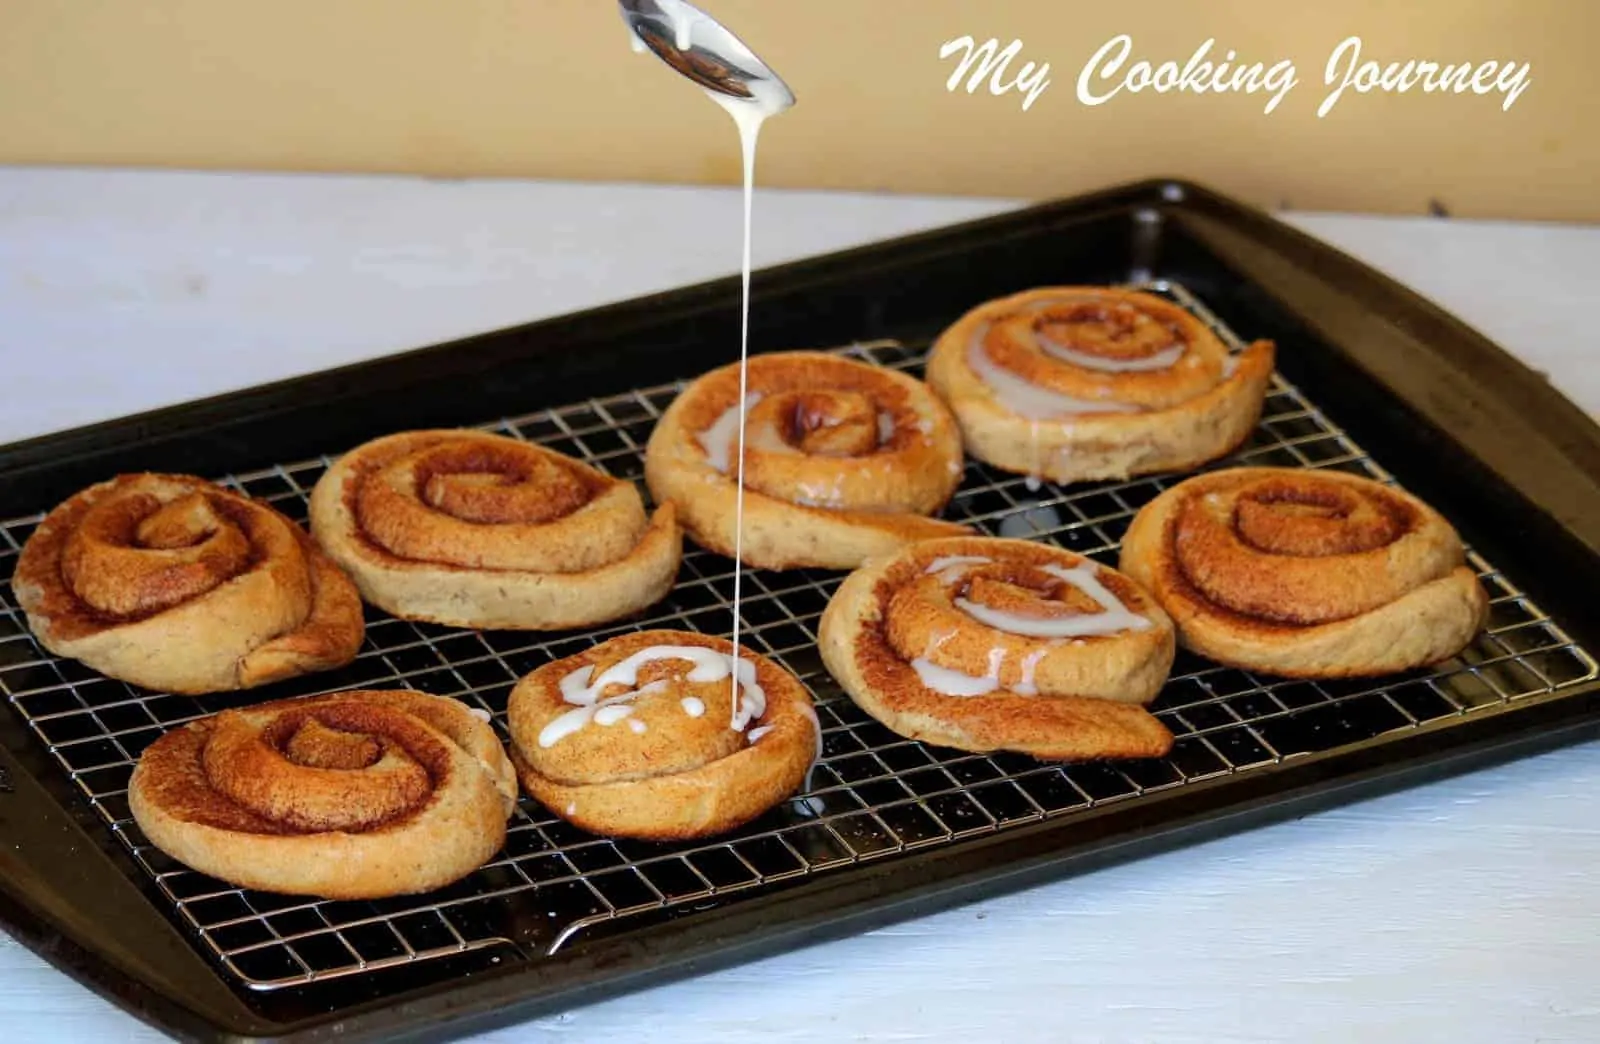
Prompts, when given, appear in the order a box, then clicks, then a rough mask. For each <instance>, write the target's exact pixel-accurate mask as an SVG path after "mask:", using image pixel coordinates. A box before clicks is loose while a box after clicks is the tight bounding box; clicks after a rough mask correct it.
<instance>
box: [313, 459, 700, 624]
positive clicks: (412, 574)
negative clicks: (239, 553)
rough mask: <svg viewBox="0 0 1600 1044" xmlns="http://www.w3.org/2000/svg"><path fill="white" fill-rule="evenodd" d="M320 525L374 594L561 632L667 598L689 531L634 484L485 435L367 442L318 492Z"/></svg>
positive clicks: (450, 619)
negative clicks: (650, 505) (651, 506)
mask: <svg viewBox="0 0 1600 1044" xmlns="http://www.w3.org/2000/svg"><path fill="white" fill-rule="evenodd" d="M311 531H312V533H313V534H314V535H315V536H316V538H317V541H318V542H319V543H320V544H321V545H322V546H323V547H324V548H325V549H326V550H327V552H328V554H330V555H332V556H333V558H334V559H335V560H336V561H338V562H339V563H340V564H341V565H343V566H344V567H345V568H346V569H347V570H349V571H350V574H351V576H353V577H354V578H355V581H356V584H357V585H358V586H359V587H360V588H361V594H362V595H363V597H365V598H366V600H367V601H369V602H371V603H372V604H374V605H376V606H378V607H380V608H382V609H385V610H387V611H389V612H390V613H392V614H394V615H395V616H399V617H403V618H405V619H408V620H427V621H432V622H434V623H442V624H447V625H452V626H457V627H479V628H507V629H522V630H559V629H564V628H569V627H583V626H588V625H591V624H597V623H603V622H605V621H608V620H615V619H617V618H618V617H622V616H626V615H628V614H629V613H633V612H637V611H638V610H640V609H643V608H644V607H646V606H648V605H651V604H652V603H654V602H656V601H658V600H660V599H661V598H662V596H664V595H665V594H666V593H667V590H668V589H669V588H670V587H671V586H672V579H673V577H674V576H676V575H677V571H678V560H679V556H680V553H681V549H682V541H681V538H680V536H679V534H678V527H677V522H676V517H675V511H674V509H673V508H672V506H671V505H667V506H665V507H663V508H661V509H660V510H658V511H657V512H656V513H655V515H654V516H653V517H651V516H648V515H647V514H646V512H645V507H644V501H643V499H642V498H641V497H640V496H639V491H638V490H637V489H635V488H634V486H633V485H632V484H631V483H628V482H623V481H620V480H617V479H613V478H611V477H609V476H607V475H605V474H603V473H602V472H600V471H597V470H596V469H594V468H591V467H589V466H588V465H586V464H583V463H580V462H579V461H576V460H573V459H571V458H570V457H565V456H562V455H561V454H559V453H555V452H553V451H551V450H547V449H544V448H542V447H540V446H535V445H533V444H531V443H526V442H522V441H520V440H518V439H512V438H507V437H505V436H501V435H488V434H484V433H481V432H475V431H415V432H404V433H401V434H398V435H389V436H386V437H384V438H380V439H376V440H374V441H372V442H368V443H366V444H365V445H362V446H359V447H357V448H356V449H354V450H351V451H350V452H349V453H347V454H345V455H344V456H343V457H341V458H340V459H339V461H338V462H337V463H335V464H334V465H333V467H331V468H329V469H328V472H327V473H326V474H325V475H323V476H322V478H321V479H320V480H319V481H318V482H317V486H316V488H315V489H314V490H313V491H312V494H311Z"/></svg>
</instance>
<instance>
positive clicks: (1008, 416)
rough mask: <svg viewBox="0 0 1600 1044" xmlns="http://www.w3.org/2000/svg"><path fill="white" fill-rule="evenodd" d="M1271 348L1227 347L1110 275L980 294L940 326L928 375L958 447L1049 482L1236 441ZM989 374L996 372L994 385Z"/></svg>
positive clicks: (1264, 379)
mask: <svg viewBox="0 0 1600 1044" xmlns="http://www.w3.org/2000/svg"><path fill="white" fill-rule="evenodd" d="M1273 354H1274V349H1273V345H1272V343H1271V342H1270V341H1258V342H1256V343H1255V344H1252V345H1250V346H1249V347H1248V348H1246V349H1245V350H1244V351H1243V352H1242V353H1240V354H1239V355H1237V356H1235V357H1232V358H1230V357H1229V355H1228V351H1227V348H1226V346H1224V345H1223V344H1222V342H1221V341H1219V340H1218V339H1217V337H1216V335H1215V334H1213V333H1212V332H1211V331H1210V329H1209V328H1207V327H1206V326H1205V324H1204V323H1202V322H1200V321H1199V320H1198V319H1197V318H1195V317H1194V316H1193V315H1191V314H1190V313H1189V312H1188V311H1186V310H1185V309H1183V308H1181V307H1179V306H1178V305H1176V304H1173V303H1172V302H1170V301H1167V300H1165V299H1163V298H1160V297H1157V296H1155V295H1153V294H1147V293H1142V292H1139V291H1133V290H1120V289H1116V288H1112V287H1073V286H1064V287H1045V288H1041V289H1036V290H1030V291H1027V292H1025V293H1020V294H1015V295H1013V296H1010V297H1004V298H1000V299H998V300H994V301H989V302H986V303H985V304H982V305H979V306H978V307H977V308H974V309H972V310H971V311H969V312H968V313H967V314H965V315H963V316H962V317H961V318H960V319H958V320H957V321H956V322H955V323H954V324H953V325H952V326H951V327H950V328H949V329H947V330H946V331H945V332H944V333H942V334H941V335H940V336H939V339H938V340H937V341H936V342H935V343H934V346H933V350H932V352H931V353H930V355H929V357H928V384H929V385H930V386H931V387H932V388H933V390H934V391H935V392H937V393H938V395H939V396H940V398H942V399H943V400H944V401H945V402H946V403H947V404H948V405H949V406H950V409H951V410H952V411H953V412H954V413H955V416H956V419H957V420H958V421H959V422H960V425H961V433H962V437H963V439H964V440H965V442H966V447H967V451H968V452H969V453H971V454H972V455H973V456H975V457H977V458H978V459H980V460H983V461H987V462H988V463H990V464H992V465H994V466H995V467H998V468H1002V469H1004V470H1006V471H1012V472H1016V473H1019V474H1028V475H1035V476H1039V477H1042V478H1047V479H1050V480H1052V481H1055V482H1076V481H1084V480H1089V479H1107V478H1117V479H1121V478H1127V477H1129V476H1131V475H1141V474H1147V473H1149V472H1154V471H1169V470H1182V469H1185V468H1193V467H1196V466H1198V465H1200V464H1203V463H1205V462H1207V461H1210V460H1215V459H1217V458H1218V457H1221V456H1223V455H1225V454H1226V453H1228V452H1229V451H1230V450H1232V449H1234V448H1235V447H1236V446H1238V445H1239V444H1240V443H1241V442H1243V441H1244V439H1245V438H1246V437H1247V436H1248V435H1249V434H1250V432H1251V430H1252V429H1253V428H1254V427H1255V425H1256V421H1257V420H1258V419H1259V418H1260V415H1261V404H1262V401H1263V399H1264V398H1265V396H1266V389H1267V383H1268V381H1269V380H1270V379H1271V376H1272V366H1273ZM997 382H998V383H997Z"/></svg>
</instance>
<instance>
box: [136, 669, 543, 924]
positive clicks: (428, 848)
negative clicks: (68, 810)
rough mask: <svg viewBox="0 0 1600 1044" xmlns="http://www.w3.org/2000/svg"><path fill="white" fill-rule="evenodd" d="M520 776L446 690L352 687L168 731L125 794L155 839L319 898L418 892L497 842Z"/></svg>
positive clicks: (218, 873) (211, 865) (232, 873)
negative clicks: (437, 693) (438, 692)
mask: <svg viewBox="0 0 1600 1044" xmlns="http://www.w3.org/2000/svg"><path fill="white" fill-rule="evenodd" d="M516 796H517V786H516V774H515V771H514V770H513V769H512V766H511V762H510V760H509V759H508V758H507V757H506V754H505V750H504V748H502V747H501V746H500V742H499V740H498V739H496V738H495V735H494V731H493V730H492V729H491V728H490V727H489V726H488V724H487V723H486V722H484V721H482V720H480V719H479V718H477V717H475V716H474V715H473V714H472V712H471V711H469V710H468V709H467V707H466V706H465V705H463V704H461V703H459V702H457V701H455V700H450V699H445V698H443V697H439V696H429V695H427V694H425V693H420V692H409V691H404V690H401V691H393V692H374V691H351V692H342V693H335V694H333V695H331V696H320V697H312V698H309V699H301V700H280V701H276V702H272V703H264V704H261V705H259V706H256V707H251V708H248V709H244V710H233V711H223V712H222V713H221V714H217V715H213V716H212V717H209V718H202V719H201V720H199V721H196V722H191V723H190V724H189V725H187V726H185V727H183V728H181V729H177V730H175V731H173V732H169V733H167V734H166V735H165V736H163V737H161V738H160V739H159V740H157V741H156V742H155V743H153V744H151V745H150V746H149V747H148V748H147V749H146V750H145V752H144V754H143V755H142V756H141V757H140V759H139V764H138V766H137V767H136V768H135V769H134V772H133V778H132V780H131V781H130V783H129V785H128V803H129V806H130V807H131V809H132V811H133V817H134V819H135V820H136V821H137V822H138V824H139V828H140V829H141V830H143V831H144V834H145V836H146V837H147V838H149V839H150V842H151V843H152V844H154V845H155V846H156V847H157V848H159V849H161V850H162V851H164V852H166V853H167V854H168V855H170V856H172V857H173V858H174V859H176V860H178V861H179V862H181V863H183V864H185V865H186V866H189V867H192V868H193V869H195V870H199V871H200V872H201V873H206V874H210V875H211V876H213V877H216V878H219V879H221V880H223V881H227V882H229V883H230V884H234V885H239V886H242V887H246V888H259V889H262V890H264V891H269V892H281V893H285V894H289V895H312V896H319V897H321V898H325V899H375V898H380V897H383V896H391V895H406V894H411V893H415V892H425V891H429V890H431V889H434V888H439V887H442V886H443V885H446V884H449V883H450V882H452V881H455V880H457V879H459V878H461V877H463V876H465V875H466V874H468V873H470V872H472V871H473V870H474V869H476V868H477V867H479V866H481V865H482V864H483V863H484V862H485V861H487V860H488V859H489V858H490V857H491V856H493V855H494V853H495V852H496V851H498V850H499V849H500V847H501V845H502V844H504V842H505V833H506V819H507V817H509V816H510V814H511V811H512V809H513V807H514V806H515V804H516Z"/></svg>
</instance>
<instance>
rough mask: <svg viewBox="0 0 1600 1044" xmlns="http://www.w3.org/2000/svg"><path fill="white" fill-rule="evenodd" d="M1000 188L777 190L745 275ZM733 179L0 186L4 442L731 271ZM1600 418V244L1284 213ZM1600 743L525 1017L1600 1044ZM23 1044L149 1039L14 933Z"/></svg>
mask: <svg viewBox="0 0 1600 1044" xmlns="http://www.w3.org/2000/svg"><path fill="white" fill-rule="evenodd" d="M1007 205H1008V204H1007V203H1005V202H1003V201H973V200H934V199H911V198H887V197H877V196H846V195H838V194H822V193H793V192H789V193H778V192H763V193H761V194H760V195H759V196H758V199H757V206H756V240H755V241H756V250H755V253H756V260H757V263H758V264H770V263H774V262H777V261H780V260H785V259H789V258H794V257H799V256H803V255H806V254H811V253H817V252H821V251H825V250H830V249H835V248H838V247H842V246H846V245H850V244H854V243H860V242H866V241H869V240H873V239H878V238H882V237H885V236H889V235H894V234H897V233H901V232H906V231H911V230H915V229H919V228H925V227H930V226H934V225H938V224H943V223H947V222H950V221H956V220H962V219H965V218H967V217H974V216H980V215H983V214H988V213H994V212H996V211H998V210H1001V209H1004V208H1005V207H1006V206H1007ZM737 219H738V200H737V198H736V195H735V194H733V193H730V192H726V191H721V190H705V189H673V188H650V187H639V186H579V185H563V184H549V183H545V184H538V183H526V182H490V181H482V182H478V181H445V182H440V181H426V180H415V179H386V178H355V177H349V178H346V177H339V178H332V177H315V178H297V177H279V176H258V175H250V176H234V177H227V176H217V175H196V174H175V173H161V174H157V173H128V172H63V171H28V170H3V171H0V405H3V409H0V442H3V441H9V440H12V439H17V438H22V437H26V436H30V435H35V434H41V433H44V432H48V431H53V430H58V429H61V428H64V427H68V426H72V425H77V424H82V423H88V422H92V421H95V420H100V419H104V418H107V417H112V416H117V415H121V414H126V413H129V412H132V411H136V410H140V409H147V408H150V407H154V406H159V405H164V404H168V403H172V402H177V401H182V400H185V399H189V398H193V397H196V396H199V395H205V394H211V393H215V392H221V391H226V390H229V389H233V388H238V387H243V386H247V385H250V384H254V383H257V382H260V381H263V380H270V379H275V378H280V377H287V376H291V375H294V374H298V373H304V372H307V371H311V370H314V369H319V368H322V367H326V366H330V365H336V364H340V363H345V362H350V361H354V360H358V359H364V358H369V357H372V356H374V355H379V354H382V353H384V352H388V351H392V350H398V349H404V348H408V347H414V346H417V345H421V344H425V343H429V342H432V341H436V340H440V339H443V338H447V337H453V336H458V335H462V334H467V333H472V332H476V331H480V330H485V329H491V328H494V327H498V326H504V325H508V324H512V323H517V322H522V321H526V320H529V319H534V318H538V317H541V316H547V315H554V314H559V313H561V312H565V311H570V310H573V309H576V308H580V307H586V306H589V305H595V304H600V303H604V302H606V301H611V300H617V299H621V298H624V297H628V296H632V295H635V294H639V293H643V292H647V291H652V290H660V289H665V288H669V287H671V286H675V285H679V284H682V283H685V282H691V281H696V280H700V279H705V278H710V277H714V276H718V275H723V274H727V273H729V272H731V271H732V270H733V269H734V267H735V266H736V265H737V260H738V238H737V228H738V226H737ZM1291 220H1292V221H1293V222H1294V223H1296V224H1298V225H1299V226H1301V227H1302V228H1305V229H1307V230H1309V231H1311V232H1312V233H1314V234H1316V235H1318V236H1321V237H1323V238H1324V239H1327V240H1329V241H1331V242H1333V243H1335V244H1337V245H1339V246H1341V247H1343V248H1344V249H1346V250H1347V251H1349V252H1350V253H1352V254H1355V255H1356V256H1358V257H1361V258H1363V259H1365V260H1368V261H1370V262H1372V263H1373V264H1375V265H1377V266H1378V267H1380V268H1382V269H1384V270H1385V271H1388V272H1389V273H1391V274H1393V275H1395V276H1397V277H1399V278H1400V279H1402V280H1403V281H1405V282H1407V283H1409V284H1410V285H1412V286H1414V287H1416V288H1418V289H1419V290H1421V291H1422V292H1423V293H1425V294H1427V295H1428V296H1430V297H1432V298H1434V299H1435V300H1437V301H1440V302H1441V303H1443V304H1444V305H1445V306H1446V307H1448V308H1450V309H1452V310H1454V311H1455V312H1456V313H1457V314H1459V315H1461V316H1462V317H1463V318H1465V319H1467V320H1468V321H1469V322H1471V323H1473V324H1474V325H1476V326H1478V327H1479V328H1480V329H1482V330H1484V331H1485V332H1486V333H1488V334H1489V335H1490V336H1491V337H1493V338H1495V339H1496V340H1497V341H1499V342H1500V343H1501V344H1503V345H1504V346H1505V347H1507V348H1508V349H1510V350H1511V351H1513V352H1515V353H1516V354H1518V355H1519V356H1520V357H1522V358H1523V359H1524V360H1526V361H1528V362H1529V363H1530V365H1533V366H1535V367H1536V368H1538V369H1540V370H1542V371H1544V372H1546V373H1548V374H1550V375H1551V378H1552V380H1553V381H1554V382H1555V383H1556V385H1557V386H1558V387H1560V388H1562V389H1563V390H1565V391H1566V392H1567V393H1568V394H1569V395H1570V396H1571V397H1572V398H1573V399H1574V400H1575V401H1577V402H1579V403H1580V404H1581V405H1583V406H1584V407H1585V408H1586V409H1588V410H1590V411H1591V412H1594V411H1597V410H1600V374H1597V372H1596V369H1595V367H1594V366H1593V364H1592V360H1593V359H1594V358H1595V352H1596V348H1597V346H1596V344H1595V338H1594V332H1593V330H1594V327H1593V320H1592V316H1591V314H1590V310H1591V302H1592V301H1593V299H1594V287H1595V286H1596V284H1597V282H1600V229H1593V228H1587V229H1580V228H1563V227H1554V226H1535V225H1497V224H1466V223H1461V222H1454V221H1435V220H1428V219H1395V218H1355V217H1342V216H1333V215H1295V216H1292V217H1291ZM1597 790H1600V744H1588V745H1585V746H1581V747H1576V748H1572V749H1569V750H1565V751H1561V752H1558V753H1555V754H1550V755H1546V756H1543V757H1539V758H1534V759H1530V760H1526V761H1522V762H1519V763H1516V764H1513V765H1510V766H1507V767H1504V768H1500V769H1496V770H1492V771H1486V772H1481V773H1477V774H1474V775H1472V776H1468V777H1464V778H1461V779H1458V780H1454V781H1449V782H1445V783H1440V784H1435V785H1431V786H1428V787H1424V788H1420V789H1416V790H1411V791H1407V792H1405V793H1402V794H1399V795H1396V796H1392V797H1389V798H1385V799H1381V800H1377V801H1373V802H1369V803H1366V804H1362V805H1357V806H1353V807H1349V808H1346V809H1342V810H1339V811H1335V812H1330V813H1326V814H1322V815H1318V816H1315V817H1311V818H1308V819H1304V820H1301V821H1298V822H1294V823H1290V824H1285V825H1281V826H1277V827H1273V828H1269V829H1264V830H1259V831H1256V832H1253V833H1250V834H1246V835H1241V836H1237V837H1232V838H1228V839H1224V840H1221V841H1217V842H1213V843H1209V844H1206V845H1202V846H1198V847H1194V848H1189V849H1185V850H1182V851H1179V852H1175V853H1172V854H1168V855H1165V856H1162V857H1159V858H1154V859H1147V860H1144V861H1141V862H1137V863H1133V864H1129V865H1126V866H1122V867H1118V868H1114V869H1111V870H1106V871H1102V872H1100V873H1096V874H1093V875H1089V876H1086V877H1080V878H1076V879H1072V880H1069V881H1064V882H1059V883H1057V884H1054V885H1048V886H1045V887H1040V888H1036V889H1033V890H1031V891H1028V892H1025V893H1021V894H1018V895H1013V896H1009V897H1005V898H1001V899H996V900H993V901H990V902H985V903H980V904H976V905H973V906H968V907H964V908H961V909H958V910H954V911H951V912H948V913H945V914H942V915H938V916H933V917H928V918H924V919H921V920H917V921H913V922H910V923H907V924H903V925H900V926H897V927H893V928H889V929H884V930H882V931H878V932H874V933H871V934H868V935H863V936H859V937H855V938H852V939H848V940H845V941H841V942H835V943H830V944H826V945H821V946H817V947H813V948H810V949H806V950H802V951H798V952H795V953H792V954H788V955H785V956H782V957H778V958H774V959H771V960H768V961H764V962H761V963H759V964H754V965H750V966H747V967H742V968H738V969H735V970H730V971H726V972H723V973H720V974H716V975H711V976H706V977H704V978H700V979H696V980H693V981H689V982H684V983H680V984H675V985H672V986H668V987H663V988H659V989H655V990H651V991H648V992H644V993H639V994H634V995H631V996H627V997H623V998H620V999H617V1000H614V1001H611V1002H608V1003H604V1004H599V1005H596V1006H593V1007H589V1008H585V1009H582V1010H578V1011H573V1012H570V1013H567V1014H564V1015H561V1016H558V1017H552V1018H548V1019H544V1020H541V1021H539V1022H536V1023H532V1024H529V1025H525V1026H522V1027H518V1028H516V1029H512V1030H506V1031H502V1032H501V1033H498V1034H493V1035H489V1036H486V1037H484V1038H482V1039H483V1040H493V1041H496V1042H504V1041H527V1040H582V1041H598V1042H605V1041H617V1042H624V1041H626V1042H629V1044H632V1042H635V1041H637V1040H639V1039H649V1040H652V1041H655V1042H659V1044H665V1042H672V1041H684V1042H696V1044H720V1042H731V1041H744V1040H749V1039H751V1038H752V1037H754V1036H755V1035H756V1034H757V1033H761V1034H763V1035H767V1036H769V1037H770V1038H771V1039H774V1040H781V1041H787V1042H796V1044H798V1042H802V1041H805V1042H810V1041H819V1042H820V1041H830V1042H831V1041H845V1040H851V1041H872V1042H885V1044H887V1042H891V1041H896V1042H898V1041H973V1040H1004V1041H1029V1042H1031V1041H1041V1042H1043V1041H1141V1042H1143V1041H1163V1042H1196V1044H1198V1042H1212V1041H1250V1042H1258V1041H1280V1040H1295V1041H1330V1042H1331V1041H1339V1042H1345V1041H1350V1040H1353V1039H1359V1040H1363V1041H1366V1042H1369V1044H1371V1042H1379V1041H1382V1042H1389V1041H1395V1042H1400V1041H1406V1042H1410V1041H1434V1040H1437V1041H1452V1042H1461V1041H1470V1042H1476V1041H1484V1042H1496V1044H1499V1042H1516V1041H1530V1042H1531V1041H1573V1042H1592V1041H1597V1040H1600V987H1597V986H1596V985H1595V984H1594V982H1595V978H1594V971H1593V969H1594V968H1595V967H1596V966H1597V964H1600V889H1597V888H1596V887H1595V885H1594V883H1593V882H1594V880H1595V875H1596V873H1597V869H1596V868H1597V867H1600V812H1596V807H1597V806H1596V799H1595V794H1596V792H1597ZM0 1033H3V1034H4V1036H5V1037H6V1039H7V1040H10V1041H58V1040H79V1039H99V1040H107V1041H111V1040H130V1041H133V1040H140V1041H142V1040H155V1039H159V1035H158V1034H157V1033H155V1032H154V1031H153V1030H150V1029H148V1028H147V1027H144V1026H142V1025H141V1024H139V1023H137V1022H135V1021H134V1020H132V1019H131V1018H129V1017H128V1016H126V1015H123V1014H121V1013H120V1012H118V1011H117V1010H116V1009H115V1008H113V1007H112V1006H111V1005H109V1004H107V1003H106V1002H104V1001H101V1000H100V999H98V998H96V997H95V996H93V995H92V994H90V993H89V992H88V991H87V990H84V989H82V988H81V987H79V986H77V985H76V984H74V983H72V982H71V981H69V980H68V979H67V978H66V977H65V976H63V975H61V974H59V973H57V972H55V971H53V970H52V969H50V968H49V967H48V966H46V965H45V964H44V963H43V962H42V961H40V960H39V959H37V958H35V957H34V956H33V955H32V954H30V953H28V952H27V951H26V950H24V949H23V948H22V947H20V946H19V945H17V944H16V943H14V942H13V941H11V940H10V939H9V938H7V937H5V936H4V935H3V934H0Z"/></svg>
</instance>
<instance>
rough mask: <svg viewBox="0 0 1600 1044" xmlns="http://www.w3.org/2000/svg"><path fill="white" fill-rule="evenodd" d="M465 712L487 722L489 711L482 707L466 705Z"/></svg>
mask: <svg viewBox="0 0 1600 1044" xmlns="http://www.w3.org/2000/svg"><path fill="white" fill-rule="evenodd" d="M467 713H468V714H470V715H472V716H473V717H474V718H477V719H478V720H479V721H482V722H487V721H488V720H489V712H488V711H486V710H484V709H483V708H482V707H468V708H467Z"/></svg>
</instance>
